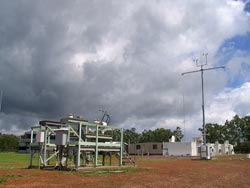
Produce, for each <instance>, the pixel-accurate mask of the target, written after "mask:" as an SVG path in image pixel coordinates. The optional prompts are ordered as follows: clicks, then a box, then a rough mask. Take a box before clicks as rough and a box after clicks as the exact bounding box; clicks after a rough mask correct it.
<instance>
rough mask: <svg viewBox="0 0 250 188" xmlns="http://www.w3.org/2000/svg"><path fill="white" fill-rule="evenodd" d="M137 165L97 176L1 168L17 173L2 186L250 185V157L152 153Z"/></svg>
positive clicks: (95, 187) (141, 159)
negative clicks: (204, 158)
mask: <svg viewBox="0 0 250 188" xmlns="http://www.w3.org/2000/svg"><path fill="white" fill-rule="evenodd" d="M137 166H138V168H140V170H139V171H137V172H126V173H111V174H102V175H94V176H86V175H82V174H81V173H79V172H74V173H70V172H59V171H44V170H29V169H14V170H0V175H2V176H3V175H4V174H5V175H8V176H11V174H14V175H13V177H10V178H8V179H7V181H6V182H2V183H0V187H18V188H19V187H20V188H21V187H25V188H26V187H27V188H30V187H58V188H59V187H60V188H61V187H74V188H78V187H93V188H98V187H102V188H106V187H107V188H112V187H119V188H128V187H135V188H139V187H141V188H142V187H143V188H145V187H175V188H178V187H185V188H186V187H226V188H228V187H238V188H244V187H250V173H249V169H250V160H249V159H242V158H240V157H239V156H233V157H232V156H231V157H230V156H226V157H223V158H218V159H217V160H211V161H200V160H192V159H190V158H171V159H170V158H166V157H160V156H152V157H143V158H139V159H137ZM141 168H142V169H141Z"/></svg>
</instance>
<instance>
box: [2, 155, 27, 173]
mask: <svg viewBox="0 0 250 188" xmlns="http://www.w3.org/2000/svg"><path fill="white" fill-rule="evenodd" d="M28 165H29V154H21V153H15V152H0V169H14V168H27V167H28Z"/></svg>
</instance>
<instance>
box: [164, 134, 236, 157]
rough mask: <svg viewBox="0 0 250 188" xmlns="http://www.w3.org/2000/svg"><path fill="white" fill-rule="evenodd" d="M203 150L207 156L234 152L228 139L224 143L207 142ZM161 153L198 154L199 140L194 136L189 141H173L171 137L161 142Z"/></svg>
mask: <svg viewBox="0 0 250 188" xmlns="http://www.w3.org/2000/svg"><path fill="white" fill-rule="evenodd" d="M205 151H207V154H206V156H208V158H212V157H214V156H215V155H220V154H228V155H231V154H234V148H233V145H231V144H229V142H228V141H225V143H224V144H219V143H218V142H215V144H213V143H207V145H206V150H205ZM162 154H163V155H164V156H200V155H201V142H200V141H199V140H198V139H196V138H195V139H194V141H190V142H175V139H174V137H171V138H170V139H169V142H163V151H162Z"/></svg>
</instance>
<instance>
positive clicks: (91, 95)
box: [0, 0, 250, 140]
mask: <svg viewBox="0 0 250 188" xmlns="http://www.w3.org/2000/svg"><path fill="white" fill-rule="evenodd" d="M249 12H250V2H249V1H233V0H220V1H217V0H208V1H200V0H191V1H190V0H184V1H183V0H176V1H170V0H150V1H149V0H137V1H134V0H128V1H123V0H109V1H102V0H93V1H88V0H72V1H68V0H52V1H51V0H37V1H33V0H16V1H15V0H14V1H9V0H1V1H0V23H1V24H0V65H1V67H0V89H1V90H2V91H3V97H2V108H1V113H0V132H3V133H14V134H21V133H22V132H23V131H25V130H28V129H29V127H30V126H33V125H37V124H38V121H39V120H43V119H52V120H58V119H60V118H61V117H64V116H67V115H68V114H69V113H73V114H74V115H81V116H84V117H85V118H86V119H88V120H89V121H93V120H94V119H96V118H100V115H101V114H100V113H99V112H98V110H99V109H105V110H106V111H108V113H109V114H110V115H111V123H112V124H114V125H118V126H121V127H123V128H132V127H135V128H136V129H137V130H138V131H142V130H143V129H155V128H161V127H163V128H170V129H175V128H176V126H180V127H181V128H182V130H183V132H185V140H190V139H191V138H192V137H193V136H198V135H199V134H200V133H199V132H198V131H197V129H198V128H199V127H201V125H202V116H201V79H200V78H201V77H200V76H201V75H200V73H195V74H188V75H184V76H181V73H182V72H186V71H192V70H197V69H199V67H196V65H195V63H194V62H193V59H195V58H199V60H200V62H203V63H204V62H205V59H204V57H203V56H202V55H201V54H202V53H203V52H205V53H208V59H207V63H208V65H206V67H204V68H210V67H215V66H226V69H225V70H223V69H218V70H212V71H207V72H205V73H204V84H205V110H206V122H207V123H208V122H211V123H224V122H225V120H226V119H231V118H232V117H233V116H234V115H235V114H239V115H240V116H241V117H242V116H245V115H249V114H250V74H249V71H250V13H249Z"/></svg>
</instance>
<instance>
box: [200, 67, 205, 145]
mask: <svg viewBox="0 0 250 188" xmlns="http://www.w3.org/2000/svg"><path fill="white" fill-rule="evenodd" d="M201 91H202V123H203V124H202V125H203V126H202V127H203V143H204V145H205V146H206V125H205V106H204V83H203V66H201Z"/></svg>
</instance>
